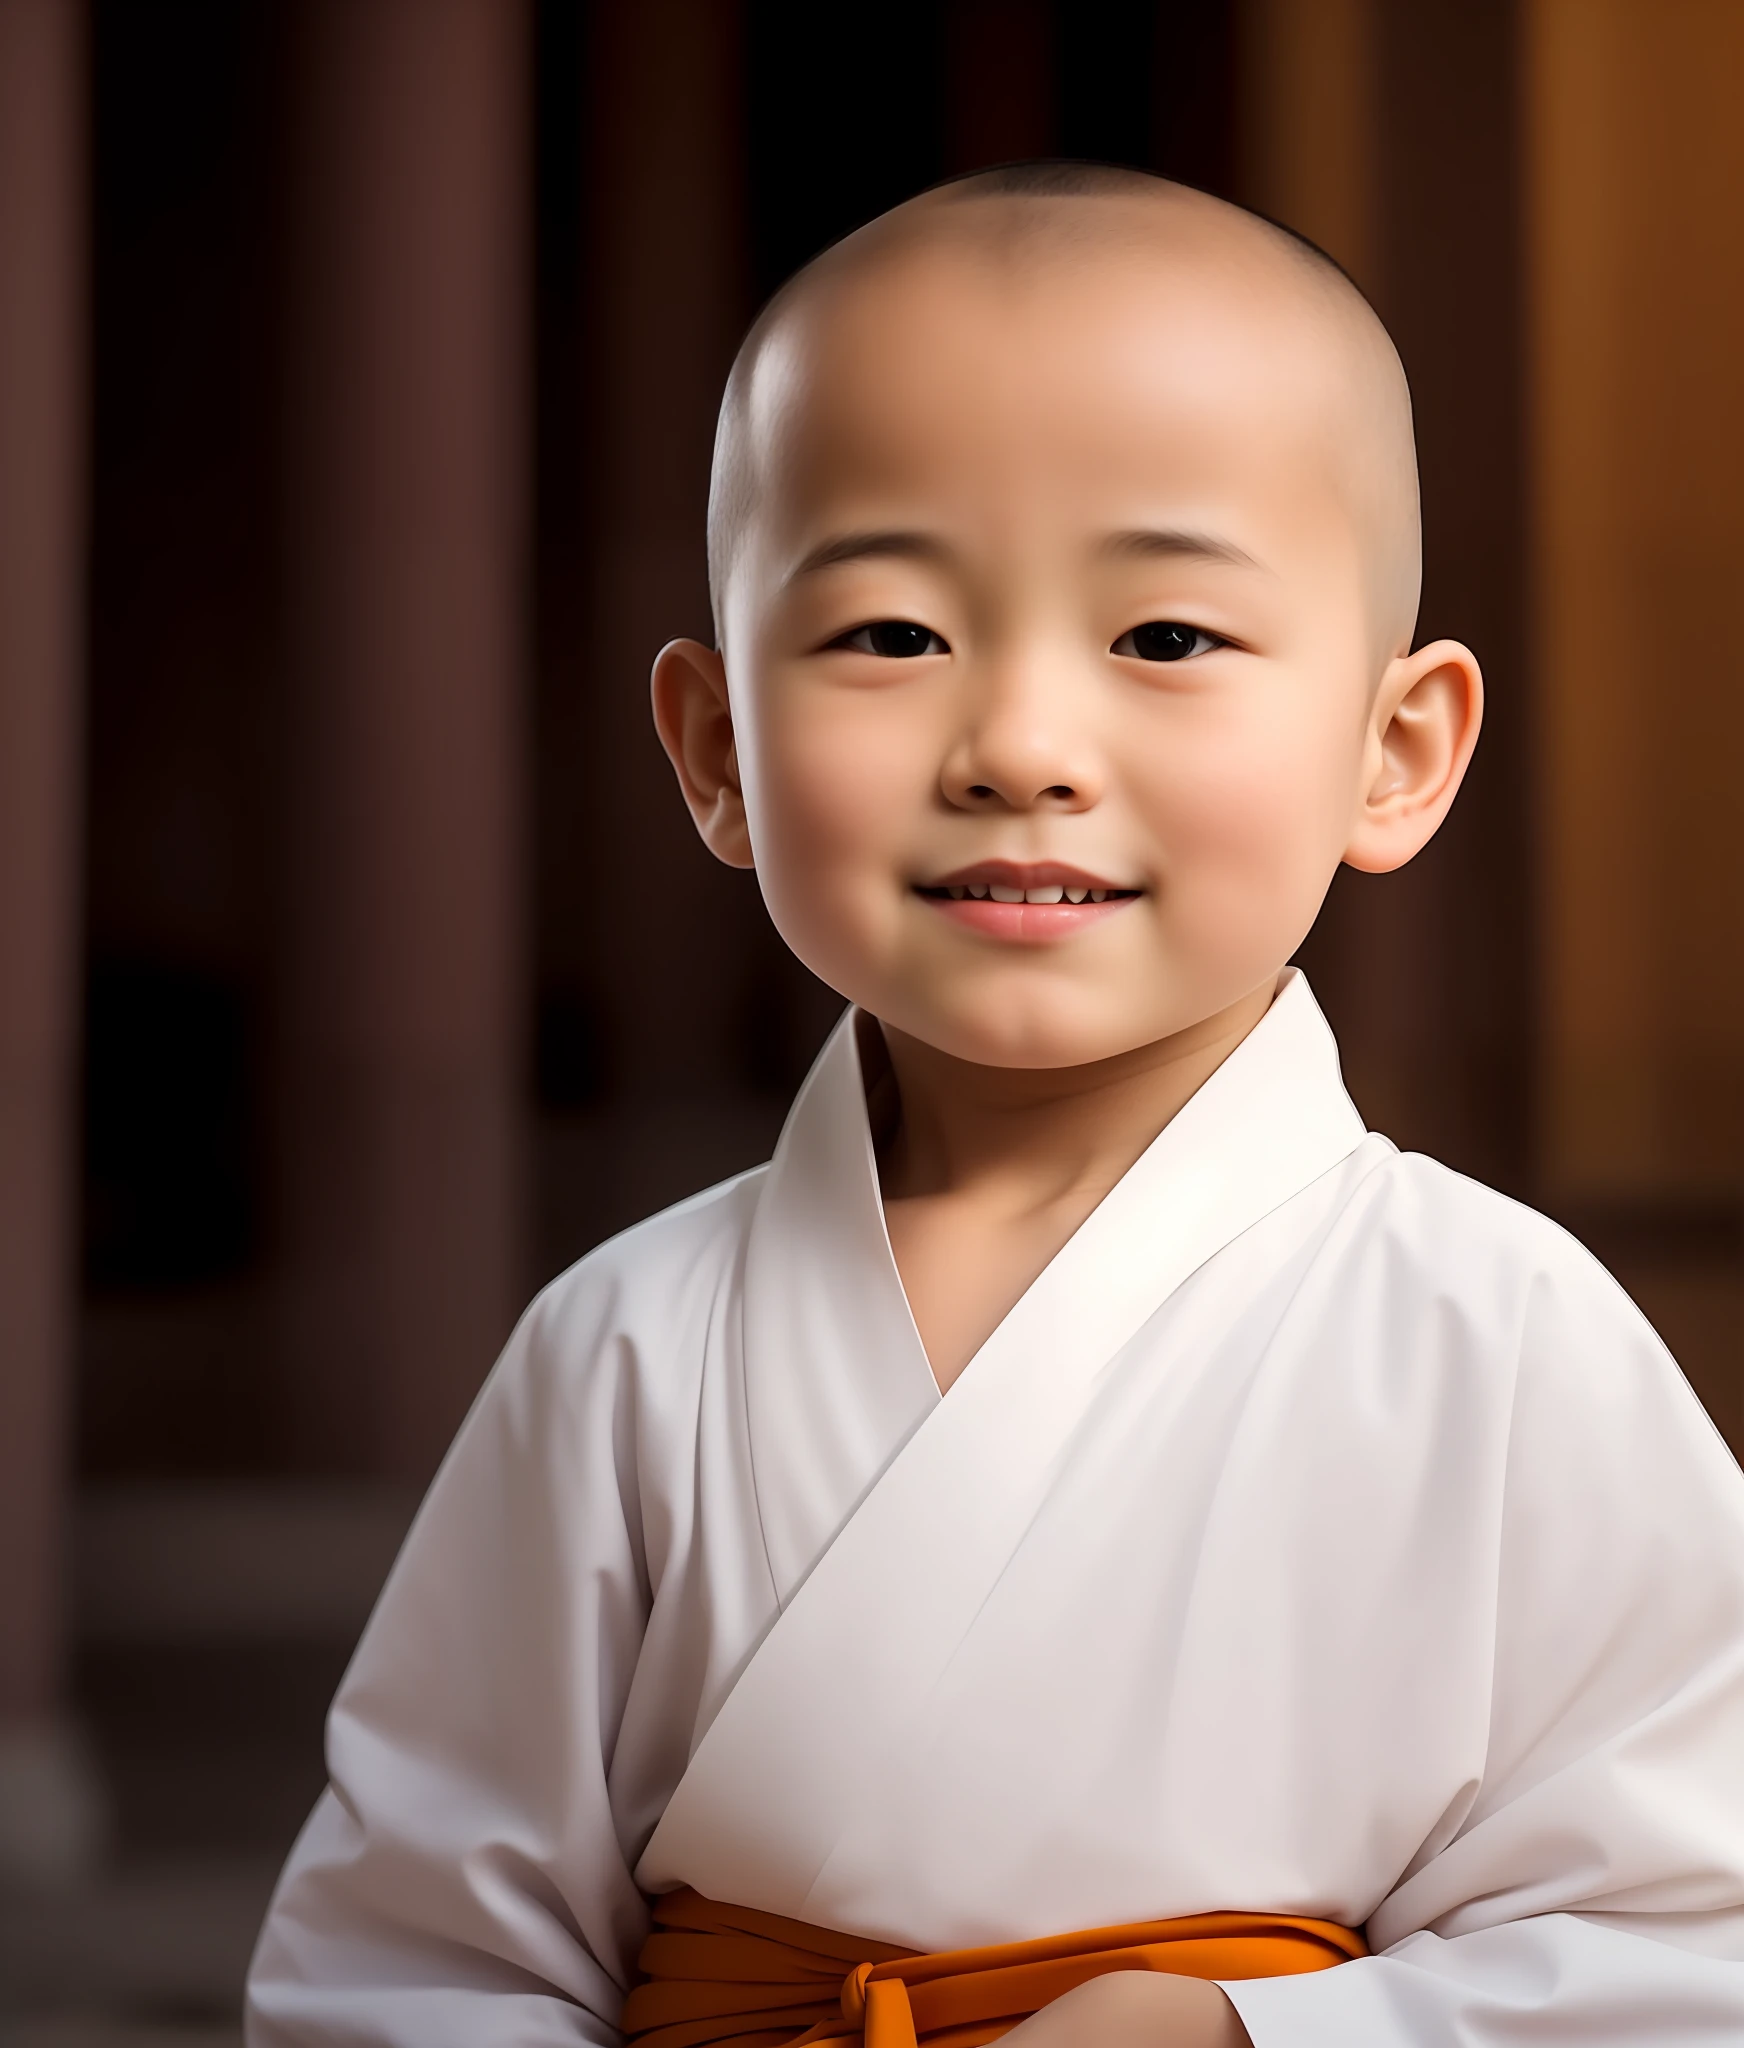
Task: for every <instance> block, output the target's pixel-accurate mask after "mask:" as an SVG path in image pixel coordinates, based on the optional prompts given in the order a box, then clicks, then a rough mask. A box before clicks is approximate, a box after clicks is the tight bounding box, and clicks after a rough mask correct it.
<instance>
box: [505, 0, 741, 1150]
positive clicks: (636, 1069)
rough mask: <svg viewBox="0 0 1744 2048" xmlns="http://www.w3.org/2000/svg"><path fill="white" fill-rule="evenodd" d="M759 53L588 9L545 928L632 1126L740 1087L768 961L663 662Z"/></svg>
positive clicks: (701, 565) (670, 10) (690, 622)
mask: <svg viewBox="0 0 1744 2048" xmlns="http://www.w3.org/2000/svg"><path fill="white" fill-rule="evenodd" d="M740 48H741V26H740V22H739V9H738V8H737V6H735V5H730V4H724V0H640V4H638V5H636V6H634V7H620V6H604V7H595V8H593V9H591V10H590V21H589V35H588V43H587V48H586V52H585V70H584V76H585V80H586V94H585V103H584V116H583V124H584V131H585V136H586V144H585V156H584V163H583V176H584V193H585V208H586V217H585V222H584V234H583V243H584V246H583V263H584V267H585V276H586V280H587V289H586V298H585V302H584V310H583V318H584V321H585V324H586V329H587V338H586V343H585V346H584V350H583V355H582V359H581V360H580V361H579V362H578V363H577V365H576V372H577V374H578V375H580V376H582V377H584V378H585V379H586V381H587V404H586V406H585V408H584V414H585V417H584V427H583V431H584V436H585V451H584V460H585V462H586V466H587V497H588V507H587V514H586V527H587V533H588V552H587V559H586V560H585V561H578V562H577V563H576V564H575V566H574V573H576V574H577V575H579V576H582V577H584V578H585V579H586V603H585V617H586V623H585V628H584V635H583V641H582V645H581V647H580V649H579V658H578V659H577V661H576V664H575V669H574V672H573V675H572V677H571V678H570V679H569V688H570V691H571V692H572V695H571V698H570V708H571V717H570V718H569V719H568V720H567V721H566V722H565V728H566V729H563V734H564V736H563V738H562V739H561V740H560V742H559V750H558V751H559V758H556V759H554V760H552V761H550V762H549V763H548V764H547V774H548V776H549V777H550V780H549V782H548V784H547V788H546V802H547V804H548V805H549V806H551V807H554V808H560V809H561V810H563V811H565V812H566V813H567V815H568V816H569V818H570V820H571V821H572V822H571V829H570V830H569V831H568V832H567V833H566V834H564V835H563V836H562V837H561V838H560V839H558V838H555V837H554V840H553V850H552V860H553V867H552V871H551V873H550V874H549V876H548V877H547V886H548V889H549V891H550V895H551V906H550V909H549V912H548V915H549V917H550V920H551V923H552V926H553V927H554V928H555V929H554V931H553V938H552V944H551V948H550V950H551V951H552V953H553V955H554V956H555V958H556V960H558V961H559V962H561V963H562V966H561V967H560V969H559V972H560V973H561V974H562V975H564V976H566V977H567V978H570V979H572V980H574V981H576V982H579V983H583V984H587V985H590V989H591V993H592V996H593V999H594V1002H595V1004H596V1006H597V1012H598V1015H599V1017H600V1019H601V1024H602V1027H603V1028H602V1030H601V1039H602V1041H603V1043H602V1063H603V1068H604V1072H605V1075H606V1077H607V1082H608V1085H609V1087H610V1088H611V1090H612V1092H613V1094H614V1096H615V1097H616V1099H617V1104H618V1106H619V1107H620V1108H621V1109H622V1110H623V1111H624V1114H625V1117H626V1119H627V1120H628V1122H630V1123H634V1122H635V1121H636V1119H637V1118H638V1117H639V1116H641V1115H643V1114H644V1113H647V1114H658V1110H657V1105H659V1104H660V1103H662V1102H671V1101H673V1100H675V1099H680V1100H682V1099H688V1100H690V1101H691V1102H692V1103H695V1104H697V1106H698V1113H699V1115H701V1116H707V1115H709V1114H712V1109H711V1105H715V1104H718V1103H719V1102H720V1101H721V1100H722V1099H723V1098H727V1097H730V1096H732V1095H733V1094H734V1093H735V1092H742V1091H743V1090H744V1088H745V1086H746V1068H747V1046H746V1036H747V1031H748V1028H749V1023H750V1017H749V1011H750V1005H751V1002H752V995H753V988H754V984H755V982H756V979H757V977H758V975H759V973H760V972H761V971H762V969H761V963H762V962H764V961H765V960H766V959H767V957H768V954H769V952H770V949H771V946H772V944H773V941H772V938H771V937H770V935H769V933H768V928H767V922H766V920H765V918H764V915H763V910H762V905H761V903H760V901H759V899H758V896H757V889H756V884H755V882H754V881H753V880H752V878H751V877H750V876H749V875H745V874H740V873H736V872H731V871H729V870H727V869H725V868H723V867H721V866H720V865H719V864H718V863H717V862H715V861H714V860H713V859H712V858H711V857H710V855H709V854H708V853H707V852H706V851H705V849H704V848H703V846H702V845H701V843H700V842H699V841H698V839H697V836H696V832H695V829H694V828H693V826H692V825H691V822H690V819H689V817H688V815H687V814H686V812H685V810H684V807H683V804H682V802H681V800H680V798H679V795H678V791H677V787H676V785H675V783H674V781H673V777H672V770H671V768H670V766H669V765H668V764H667V761H666V757H665V755H664V754H663V753H662V752H661V749H660V746H659V742H658V741H657V739H656V738H655V735H654V727H653V721H652V718H651V716H650V713H649V706H648V675H649V670H650V667H651V666H652V663H653V659H654V656H655V655H656V653H658V651H659V649H660V648H661V646H662V645H663V644H664V643H665V642H666V641H667V640H669V639H671V638H672V637H673V636H674V635H676V634H681V633H683V634H690V635H693V636H695V637H697V638H699V639H704V640H708V639H712V637H713V629H712V626H711V623H710V618H709V605H708V585H707V575H706V563H705V557H704V517H705V511H706V507H707V501H708V474H709V460H710V454H711V451H712V448H713V445H714V423H715V413H716V408H717V407H718V405H719V403H720V395H721V388H722V385H723V384H724V382H725V380H726V373H727V368H728V365H729V364H730V362H731V360H732V356H733V351H734V350H735V348H736V347H737V346H738V341H739V337H740V335H741V333H742V332H743V330H744V325H745V321H746V319H747V317H748V314H749V311H750V308H749V305H748V303H747V299H748V292H747V284H746V277H745V261H744V224H743V202H742V184H743V179H742V172H741V163H740V134H739V102H740V95H741V61H740ZM566 789H567V793H565V791H566ZM664 1142H665V1143H667V1144H668V1145H671V1144H674V1143H678V1144H682V1142H683V1140H682V1137H681V1136H676V1135H673V1134H670V1133H669V1135H668V1137H667V1138H666V1139H665V1141H664ZM673 1167H674V1173H675V1175H676V1181H677V1184H678V1185H682V1184H683V1182H684V1178H685V1173H684V1168H683V1166H682V1164H680V1163H679V1162H676V1161H675V1162H673ZM699 1170H705V1169H700V1168H699ZM705 1171H706V1170H705ZM693 1184H700V1183H693Z"/></svg>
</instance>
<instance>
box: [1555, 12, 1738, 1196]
mask: <svg viewBox="0 0 1744 2048" xmlns="http://www.w3.org/2000/svg"><path fill="white" fill-rule="evenodd" d="M1526 24H1527V35H1526V56H1527V94H1528V105H1529V122H1528V130H1529V134H1530V137H1531V142H1530V154H1529V171H1530V177H1529V207H1528V220H1529V228H1530V237H1531V270H1530V275H1531V278H1532V294H1531V337H1532V352H1531V374H1532V401H1533V435H1532V465H1533V469H1532V477H1533V497H1534V504H1535V515H1534V524H1533V536H1532V538H1533V560H1534V567H1535V572H1536V579H1537V621H1536V635H1535V645H1534V656H1535V662H1534V666H1535V675H1536V680H1537V686H1538V690H1539V693H1540V704H1541V711H1540V727H1539V743H1538V752H1539V773H1538V789H1539V794H1540V803H1541V817H1542V825H1541V844H1542V848H1543V867H1542V871H1541V875H1540V879H1539V889H1538V897H1539V905H1540V911H1539V915H1540V920H1541V925H1542V930H1543V937H1544V943H1543V950H1542V954H1541V958H1540V963H1539V989H1540V1001H1541V1004H1542V1010H1543V1017H1544V1038H1543V1053H1542V1062H1541V1066H1540V1074H1539V1091H1540V1093H1539V1099H1540V1116H1539V1142H1540V1145H1541V1148H1542V1155H1543V1163H1544V1170H1545V1174H1546V1177H1547V1180H1548V1182H1549V1183H1550V1185H1551V1186H1552V1187H1553V1188H1555V1189H1557V1190H1559V1191H1562V1192H1565V1193H1567V1194H1570V1195H1573V1196H1577V1197H1586V1198H1592V1197H1601V1198H1608V1199H1611V1200H1615V1199H1617V1198H1624V1199H1636V1200H1639V1199H1640V1198H1643V1197H1653V1198H1665V1197H1674V1198H1692V1197H1713V1196H1715V1195H1719V1194H1730V1195H1734V1196H1735V1194H1736V1192H1737V1190H1738V1188H1739V1185H1740V1181H1741V1179H1744V1090H1741V1088H1740V1076H1741V1073H1744V642H1741V641H1740V638H1739V632H1738V617H1737V612H1738V603H1737V592H1738V576H1739V570H1738V565H1739V562H1740V560H1741V559H1744V484H1741V482H1740V479H1741V478H1744V383H1741V381H1740V366H1741V365H1744V262H1741V261H1740V255H1739V251H1740V247H1741V246H1744V121H1741V120H1740V118H1739V109H1738V90H1739V81H1740V80H1741V79H1744V7H1740V6H1738V5H1737V4H1735V0H1655V4H1653V5H1646V4H1643V0H1530V4H1529V5H1528V6H1527V8H1526Z"/></svg>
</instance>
